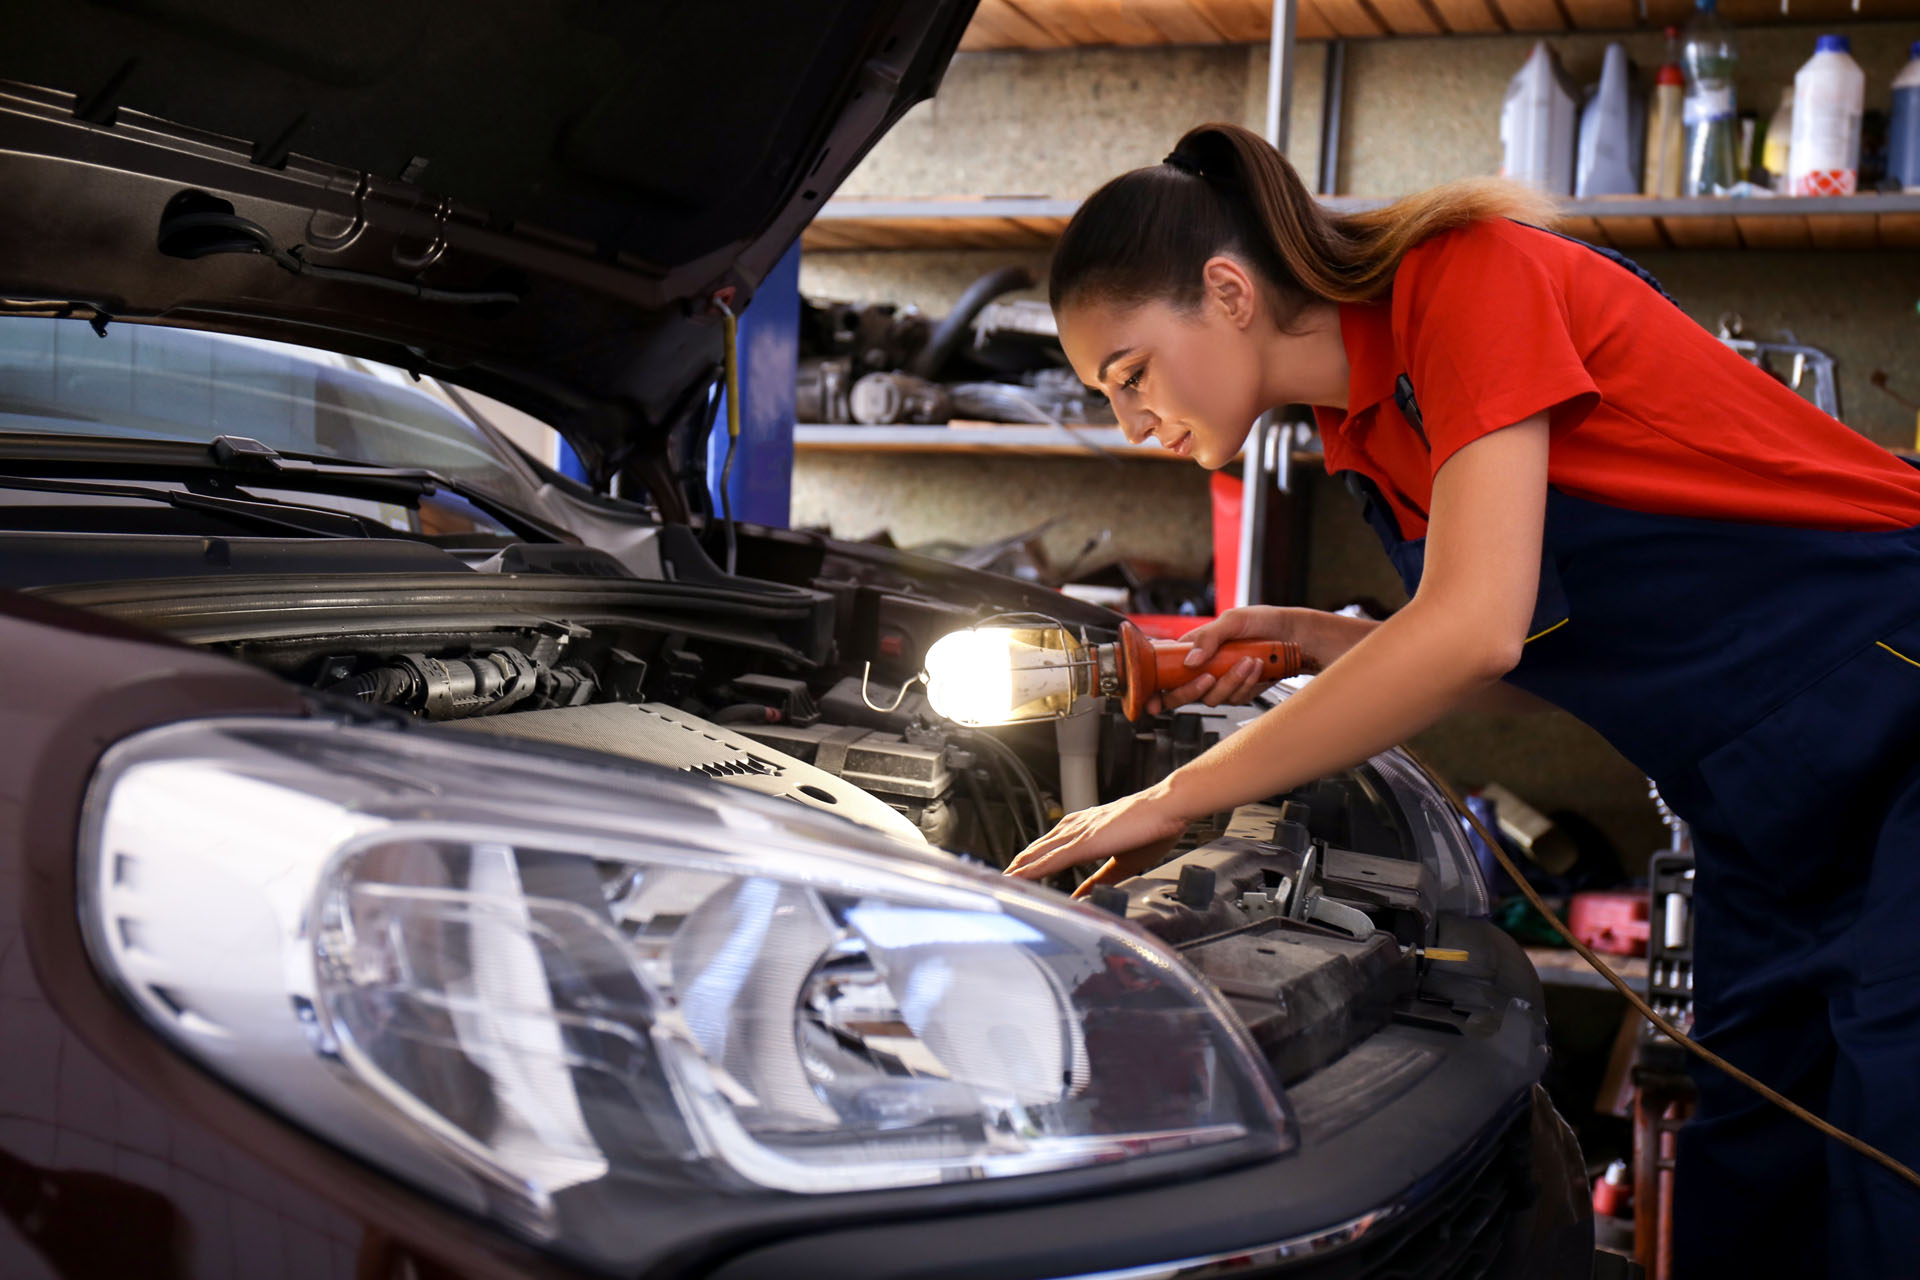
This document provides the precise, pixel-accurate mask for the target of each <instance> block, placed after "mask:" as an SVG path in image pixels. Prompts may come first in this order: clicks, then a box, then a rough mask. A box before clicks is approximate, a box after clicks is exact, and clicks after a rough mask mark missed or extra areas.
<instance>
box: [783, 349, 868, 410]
mask: <svg viewBox="0 0 1920 1280" xmlns="http://www.w3.org/2000/svg"><path fill="white" fill-rule="evenodd" d="M795 376H796V378H797V383H796V393H795V396H794V402H793V403H794V416H795V417H796V418H798V419H799V420H800V421H801V422H851V421H853V407H852V404H851V402H850V400H849V393H850V392H851V390H852V388H853V361H852V359H851V358H849V357H846V356H831V357H820V356H802V357H801V359H800V366H799V371H798V373H797V374H796V375H795Z"/></svg>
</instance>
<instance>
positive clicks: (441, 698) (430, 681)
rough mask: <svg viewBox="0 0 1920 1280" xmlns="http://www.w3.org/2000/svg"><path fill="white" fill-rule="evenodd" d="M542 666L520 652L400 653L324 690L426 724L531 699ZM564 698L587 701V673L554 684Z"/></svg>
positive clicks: (563, 677) (589, 684)
mask: <svg viewBox="0 0 1920 1280" xmlns="http://www.w3.org/2000/svg"><path fill="white" fill-rule="evenodd" d="M542 670H546V671H547V672H548V674H549V676H550V677H551V676H553V674H554V673H553V672H552V670H551V669H550V668H542V667H541V666H539V665H538V664H536V663H535V662H534V661H533V659H531V658H529V657H527V655H526V654H524V653H521V652H520V651H519V650H518V649H493V650H490V651H487V652H484V653H476V654H474V655H472V656H471V657H466V658H431V657H428V656H427V655H426V654H424V653H403V654H401V655H400V656H399V657H397V658H395V659H393V661H392V662H390V663H388V664H387V665H385V666H382V667H375V668H374V669H373V670H371V671H363V672H361V673H360V674H359V675H355V676H348V677H347V678H346V679H345V680H341V681H339V682H337V683H335V684H331V685H328V686H327V692H329V693H338V694H341V695H342V696H344V697H349V698H358V699H359V700H360V701H362V702H380V703H388V704H394V705H399V706H405V707H410V708H412V709H413V710H415V711H420V712H423V713H424V714H425V715H426V717H427V718H428V719H429V720H457V719H460V718H462V717H465V716H478V715H492V714H494V713H496V712H500V711H505V710H507V709H508V708H510V707H512V706H514V705H515V704H517V703H520V702H523V701H525V700H526V699H527V698H529V697H531V696H532V695H533V694H534V692H535V691H536V690H537V689H538V687H539V683H540V674H541V672H542ZM555 684H556V686H564V688H565V696H566V697H567V699H568V700H574V699H584V698H586V697H590V696H591V695H592V693H593V690H594V681H593V676H592V674H591V673H590V672H584V671H572V670H569V671H567V672H565V673H564V675H561V676H559V677H558V679H557V680H555Z"/></svg>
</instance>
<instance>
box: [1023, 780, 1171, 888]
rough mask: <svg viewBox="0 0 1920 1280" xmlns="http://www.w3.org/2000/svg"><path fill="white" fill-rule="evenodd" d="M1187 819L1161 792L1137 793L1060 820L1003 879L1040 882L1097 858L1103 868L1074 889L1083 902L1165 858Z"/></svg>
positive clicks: (1026, 851) (1031, 845) (1026, 849)
mask: <svg viewBox="0 0 1920 1280" xmlns="http://www.w3.org/2000/svg"><path fill="white" fill-rule="evenodd" d="M1187 821H1188V819H1187V815H1185V814H1183V813H1180V812H1178V811H1177V810H1176V809H1175V808H1174V807H1173V804H1172V801H1171V800H1170V799H1169V798H1168V797H1167V795H1166V794H1165V792H1163V791H1161V790H1159V789H1157V788H1156V789H1155V790H1151V791H1136V792H1135V793H1134V794H1132V795H1130V796H1123V797H1121V798H1120V799H1118V800H1115V801H1113V802H1112V803H1111V804H1102V805H1095V806H1094V807H1093V808H1091V809H1082V810H1080V811H1079V812H1077V813H1070V814H1068V815H1067V816H1066V817H1064V818H1062V819H1060V823H1059V825H1058V826H1056V827H1054V829H1053V830H1052V831H1049V832H1048V833H1047V834H1046V835H1044V836H1042V837H1040V839H1038V840H1035V841H1034V842H1033V843H1032V844H1030V845H1028V846H1027V847H1026V848H1025V849H1024V850H1022V851H1021V853H1020V856H1019V857H1017V858H1015V859H1014V860H1013V862H1012V863H1011V864H1010V865H1009V866H1008V867H1007V874H1008V875H1010V876H1020V877H1022V878H1024V879H1027V880H1038V879H1040V878H1041V877H1043V876H1050V875H1052V874H1054V873H1055V872H1056V871H1064V870H1066V869H1067V868H1068V867H1071V866H1077V865H1078V864H1080V863H1082V862H1092V861H1093V860H1094V859H1095V858H1105V859H1107V863H1106V865H1105V866H1103V867H1101V868H1100V870H1098V871H1096V872H1095V873H1094V874H1093V875H1092V876H1090V877H1089V878H1088V879H1087V880H1086V881H1085V882H1083V883H1082V884H1081V885H1080V887H1079V888H1078V889H1075V890H1074V893H1073V896H1074V897H1076V898H1080V897H1085V896H1086V894H1087V893H1088V892H1089V891H1090V890H1092V889H1093V888H1094V887H1095V886H1096V885H1102V884H1107V883H1109V882H1111V881H1114V880H1123V879H1125V878H1126V877H1128V876H1132V875H1138V874H1139V873H1140V872H1142V871H1145V870H1147V869H1149V868H1150V867H1152V866H1154V865H1155V864H1156V863H1158V862H1159V861H1160V859H1162V858H1164V857H1165V856H1166V854H1167V850H1169V849H1171V848H1172V847H1173V844H1174V841H1176V840H1178V839H1179V838H1180V833H1181V832H1183V831H1185V830H1186V829H1187Z"/></svg>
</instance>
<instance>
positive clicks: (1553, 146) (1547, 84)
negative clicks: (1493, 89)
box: [1500, 41, 1576, 196]
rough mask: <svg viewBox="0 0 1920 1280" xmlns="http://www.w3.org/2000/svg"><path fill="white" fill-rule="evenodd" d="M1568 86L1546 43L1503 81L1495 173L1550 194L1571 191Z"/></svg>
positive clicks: (1571, 114) (1570, 90) (1571, 126)
mask: <svg viewBox="0 0 1920 1280" xmlns="http://www.w3.org/2000/svg"><path fill="white" fill-rule="evenodd" d="M1574 102H1575V99H1574V93H1573V86H1572V85H1571V84H1569V83H1568V82H1567V76H1566V73H1565V72H1564V71H1562V70H1561V69H1560V60H1559V59H1558V58H1556V57H1554V56H1553V50H1551V49H1549V48H1547V45H1546V42H1545V41H1540V42H1538V43H1536V44H1535V45H1534V46H1533V52H1532V53H1531V54H1529V55H1527V62H1526V65H1525V66H1523V67H1521V68H1520V71H1519V73H1518V74H1516V75H1515V76H1514V77H1513V80H1512V82H1511V83H1510V84H1508V85H1507V97H1506V101H1505V102H1504V103H1503V104H1502V105H1501V108H1500V146H1501V150H1502V152H1503V153H1504V155H1505V160H1504V161H1503V163H1502V164H1501V166H1500V172H1501V173H1503V174H1505V175H1506V176H1507V177H1509V178H1513V179H1516V180H1517V181H1520V182H1525V183H1528V184H1529V185H1532V186H1535V187H1538V188H1540V190H1542V191H1545V192H1547V193H1549V194H1551V195H1557V196H1564V195H1567V194H1569V193H1571V192H1572V191H1573V142H1574V138H1573V134H1574V123H1575V116H1576V109H1575V106H1574Z"/></svg>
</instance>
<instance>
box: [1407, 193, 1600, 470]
mask: <svg viewBox="0 0 1920 1280" xmlns="http://www.w3.org/2000/svg"><path fill="white" fill-rule="evenodd" d="M1523 234H1525V233H1524V232H1523V231H1522V229H1521V228H1519V227H1518V226H1516V225H1514V224H1510V223H1477V224H1474V225H1472V226H1468V227H1463V228H1461V229H1459V230H1457V231H1449V232H1444V233H1442V234H1441V235H1438V236H1435V237H1434V238H1433V239H1431V240H1428V241H1426V242H1425V243H1423V244H1420V245H1417V246H1415V247H1414V248H1413V249H1412V250H1409V251H1408V253H1407V256H1406V257H1405V259H1403V260H1402V262H1401V264H1400V269H1399V271H1398V273H1397V274H1396V275H1395V277H1394V283H1393V330H1394V337H1395V340H1396V343H1397V345H1398V346H1399V348H1400V352H1401V355H1402V357H1403V359H1404V360H1405V361H1406V368H1407V376H1408V377H1409V378H1411V379H1412V381H1413V391H1414V398H1415V400H1417V401H1418V402H1419V405H1420V415H1421V418H1422V420H1423V423H1424V426H1425V429H1426V435H1427V440H1428V442H1429V445H1430V449H1431V453H1432V458H1433V470H1434V471H1435V472H1438V471H1439V470H1440V467H1441V465H1442V464H1443V463H1445V462H1446V461H1447V459H1448V458H1451V457H1452V456H1453V455H1454V454H1455V453H1457V452H1459V450H1460V449H1461V448H1462V447H1463V446H1465V445H1467V444H1470V443H1472V442H1473V441H1475V440H1478V439H1479V438H1480V437H1481V436H1484V435H1489V434H1491V433H1492V432H1495V431H1498V430H1500V429H1501V428H1502V427H1510V426H1512V425H1513V424H1514V423H1516V422H1523V421H1525V420H1526V419H1528V418H1530V417H1532V416H1533V415H1534V414H1536V413H1540V412H1542V411H1551V413H1552V421H1553V425H1554V427H1555V428H1556V430H1557V429H1560V428H1568V427H1571V426H1573V425H1575V424H1577V423H1578V422H1579V421H1580V420H1581V419H1583V418H1585V417H1586V415H1587V414H1588V413H1589V412H1590V411H1591V410H1592V409H1593V407H1594V405H1595V404H1597V403H1598V402H1599V399H1600V392H1599V388H1598V387H1597V386H1596V385H1595V383H1594V380H1593V376H1592V375H1591V374H1590V373H1589V372H1588V371H1587V367H1586V362H1585V361H1584V360H1582V359H1581V356H1580V351H1579V348H1578V346H1577V344H1576V342H1575V340H1574V334H1573V324H1572V316H1571V314H1570V310H1569V299H1568V297H1567V293H1566V290H1565V288H1564V287H1563V285H1562V282H1561V280H1560V279H1559V278H1558V277H1557V276H1556V275H1555V274H1554V273H1553V271H1552V270H1551V269H1550V268H1549V267H1548V265H1547V264H1546V263H1544V262H1542V261H1541V260H1540V259H1538V258H1536V257H1534V256H1533V255H1532V254H1531V253H1530V252H1528V249H1527V247H1526V246H1525V244H1524V242H1523V241H1521V240H1520V236H1521V235H1523ZM1596 261H1599V259H1598V258H1597V257H1596Z"/></svg>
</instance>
